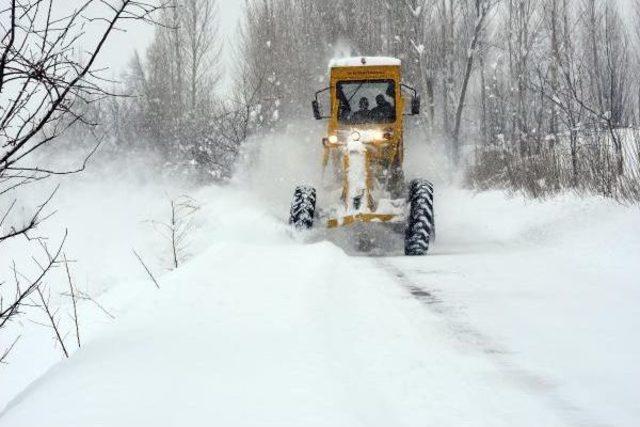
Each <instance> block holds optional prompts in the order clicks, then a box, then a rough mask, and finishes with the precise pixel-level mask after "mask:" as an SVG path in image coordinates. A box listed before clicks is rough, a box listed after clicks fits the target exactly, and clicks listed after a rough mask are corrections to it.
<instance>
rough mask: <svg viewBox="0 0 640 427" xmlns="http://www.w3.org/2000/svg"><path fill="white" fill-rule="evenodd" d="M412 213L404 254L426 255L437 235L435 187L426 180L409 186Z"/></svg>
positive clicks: (406, 233)
mask: <svg viewBox="0 0 640 427" xmlns="http://www.w3.org/2000/svg"><path fill="white" fill-rule="evenodd" d="M409 204H410V211H409V217H408V218H407V228H406V230H405V236H404V253H405V255H410V256H420V255H426V254H427V252H428V251H429V243H431V242H432V241H433V240H434V238H435V235H436V228H435V215H434V210H433V185H432V184H431V183H430V182H429V181H427V180H424V179H415V180H413V181H411V183H410V184H409Z"/></svg>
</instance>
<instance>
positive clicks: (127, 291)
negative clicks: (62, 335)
mask: <svg viewBox="0 0 640 427" xmlns="http://www.w3.org/2000/svg"><path fill="white" fill-rule="evenodd" d="M300 143H303V142H300ZM275 157H277V156H275ZM275 157H274V158H275ZM271 168H272V169H273V168H277V165H271ZM258 169H259V168H258ZM262 173H264V174H265V175H264V176H263V175H261V174H262ZM282 173H284V172H282ZM98 175H100V174H98ZM268 175H269V173H266V172H265V171H260V170H257V171H256V174H255V176H254V178H253V180H254V181H253V182H254V184H255V180H256V179H257V180H259V181H262V184H263V189H262V190H260V189H257V187H258V186H256V185H252V186H250V187H251V188H249V189H247V188H246V187H247V185H246V182H247V181H243V182H244V183H245V184H243V185H240V184H238V183H236V184H233V185H231V186H227V187H208V188H201V189H199V190H192V191H190V195H191V196H192V197H194V198H195V199H196V200H198V201H199V203H200V204H201V205H202V209H201V210H200V211H199V212H198V214H197V218H196V223H195V225H196V231H195V233H194V235H193V241H192V243H191V245H190V252H191V254H192V256H191V257H190V260H189V261H188V262H187V263H185V264H184V265H183V266H181V267H180V268H178V269H175V270H171V271H169V270H167V268H166V267H167V266H168V264H167V260H166V252H167V249H166V247H165V243H164V241H163V240H162V239H160V238H159V237H158V236H157V235H156V234H155V233H154V231H153V228H152V227H151V226H150V224H149V222H148V221H149V220H162V219H163V218H164V216H166V215H167V214H168V212H167V206H168V202H167V199H168V198H169V197H172V196H175V195H178V194H182V193H183V192H185V190H184V189H181V188H179V186H177V185H175V184H171V185H167V184H166V183H162V182H150V181H149V182H147V181H144V180H143V181H141V180H139V179H134V178H132V177H129V176H127V175H126V174H124V176H121V177H119V178H117V177H111V179H110V182H109V185H105V182H104V177H103V176H102V175H100V176H98V177H95V176H92V175H91V174H89V175H88V176H86V177H83V178H82V179H79V180H78V179H76V180H75V181H74V182H70V183H68V185H66V186H63V187H62V189H61V192H60V194H59V195H58V198H59V199H58V205H57V208H58V214H57V215H56V216H54V217H52V219H51V220H50V221H51V222H49V223H48V224H47V227H49V229H50V230H53V229H55V228H56V227H61V226H62V225H64V224H66V225H68V226H69V229H70V237H69V241H68V246H67V252H68V255H70V256H71V257H73V258H74V259H77V263H76V264H74V265H73V267H72V268H73V272H74V275H75V276H76V277H77V280H78V281H79V286H80V287H81V288H83V289H87V290H88V291H90V292H92V293H93V294H94V295H95V296H96V299H97V300H98V301H99V302H100V303H101V304H102V305H103V306H104V307H106V308H108V309H109V311H110V312H111V313H112V314H113V315H114V316H115V317H116V318H115V320H112V319H110V318H108V317H107V316H105V315H104V314H103V313H102V312H101V311H99V310H97V309H96V308H95V306H93V305H92V304H91V303H89V302H83V303H82V304H81V307H80V308H81V312H80V317H81V322H82V323H81V328H82V329H81V333H82V335H83V347H82V349H81V350H79V351H76V352H75V353H74V354H73V355H72V357H71V358H70V359H69V360H64V361H58V358H59V353H57V349H54V348H53V346H52V344H51V342H50V341H49V340H48V336H49V335H48V334H49V331H47V330H46V329H44V328H41V327H39V326H37V325H31V324H29V323H28V322H25V325H24V327H25V328H26V330H24V331H23V338H22V339H21V340H20V341H19V343H18V345H17V346H16V348H15V350H14V352H13V353H12V354H11V358H10V361H9V362H10V364H9V365H7V366H3V367H0V383H1V385H0V411H2V412H0V426H2V427H5V426H6V427H20V426H29V427H32V426H41V425H42V426H61V427H62V426H64V427H71V426H83V427H86V426H147V425H149V426H182V425H189V426H194V425H202V426H205V425H206V426H209V425H225V426H256V425H274V426H275V425H277V426H289V425H290V426H299V425H305V426H308V425H318V426H337V425H339V426H358V425H362V426H389V425H394V426H395V425H398V426H401V425H406V426H422V425H442V426H460V425H470V426H471V425H473V426H475V425H486V426H497V425H505V426H513V425H526V426H540V425H545V426H546V425H549V426H551V425H553V426H555V425H558V426H561V425H612V426H633V425H637V421H638V419H640V406H639V405H638V403H637V402H638V400H639V398H640V395H639V392H638V386H639V385H640V368H638V364H637V363H636V361H637V360H638V359H639V358H640V344H639V343H638V340H637V330H638V327H639V326H640V309H639V308H638V301H640V287H639V284H640V281H639V280H638V277H640V265H639V263H638V259H640V233H638V231H640V215H638V213H639V212H638V208H637V207H623V206H620V205H618V204H616V203H615V202H612V201H609V200H605V199H599V198H591V199H578V198H575V197H572V196H563V197H561V198H556V199H552V200H548V201H545V202H532V201H526V200H524V199H521V198H519V197H513V198H509V197H507V196H505V195H504V194H501V193H481V194H477V195H476V194H472V193H470V192H468V191H464V190H460V189H456V188H446V187H445V188H443V187H440V188H439V189H438V191H437V194H436V198H437V206H438V209H437V221H438V240H437V242H436V244H435V246H434V247H433V251H432V254H431V255H430V256H428V257H421V258H405V257H402V256H400V255H399V254H398V253H397V252H395V249H392V250H391V252H389V253H387V254H386V256H373V257H368V256H358V254H357V253H354V251H353V249H352V247H351V245H350V244H349V243H348V242H347V243H344V242H343V240H341V239H339V238H336V237H335V236H334V235H332V234H330V233H325V232H316V233H312V234H310V235H306V236H303V237H300V236H294V235H293V234H292V233H291V231H290V230H289V229H288V227H287V226H286V224H285V219H286V214H287V206H286V198H287V195H286V194H285V193H288V190H287V191H285V190H283V191H282V193H277V192H276V193H272V192H267V193H265V192H264V191H263V190H264V189H266V188H269V187H286V186H287V185H289V180H290V178H291V177H289V176H284V175H282V176H281V175H278V173H277V172H273V170H272V172H270V176H271V178H272V179H271V180H270V182H264V180H265V178H266V177H267V176H268ZM292 175H296V174H295V173H293V174H292ZM291 179H293V178H291ZM248 181H251V179H248ZM268 194H271V196H273V197H272V198H271V199H269V197H266V196H267V195H268ZM389 238H391V239H394V238H397V239H398V242H399V239H401V236H394V235H392V234H391V235H385V239H389ZM386 243H388V242H386ZM385 246H386V247H390V248H393V247H394V245H388V244H386V245H385ZM132 248H135V249H136V250H138V251H139V252H140V253H141V254H142V255H143V257H145V260H146V261H147V262H148V264H149V265H150V267H151V269H152V270H153V271H154V273H155V274H156V275H157V277H158V279H159V283H160V286H161V289H160V290H158V289H156V288H155V287H154V285H153V284H152V283H151V281H150V280H149V279H148V278H147V277H146V275H145V274H146V273H145V272H144V270H143V269H142V267H141V266H140V265H139V264H138V263H137V261H136V259H135V257H134V256H133V255H132V253H131V249H132ZM378 255H380V254H378ZM27 332H28V333H27ZM68 340H69V341H70V347H71V343H72V341H73V340H72V338H71V337H69V338H68ZM49 367H50V368H49ZM47 369H48V370H47ZM45 371H46V372H45ZM32 380H35V381H34V382H33V383H31V384H29V385H27V384H28V383H29V382H31V381H32ZM25 387H26V388H25ZM23 388H24V390H22V389H23ZM20 390H22V391H20ZM5 404H6V408H5V409H4V410H2V409H1V408H2V407H3V406H4V405H5Z"/></svg>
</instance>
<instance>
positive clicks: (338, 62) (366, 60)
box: [329, 56, 400, 68]
mask: <svg viewBox="0 0 640 427" xmlns="http://www.w3.org/2000/svg"><path fill="white" fill-rule="evenodd" d="M384 65H387V66H400V60H399V59H398V58H391V57H387V56H353V57H349V58H334V59H332V60H331V61H329V68H339V67H367V66H369V67H376V66H384Z"/></svg>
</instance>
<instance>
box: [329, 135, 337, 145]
mask: <svg viewBox="0 0 640 427" xmlns="http://www.w3.org/2000/svg"><path fill="white" fill-rule="evenodd" d="M329 142H330V143H332V144H337V143H338V137H337V136H335V135H331V136H330V137H329Z"/></svg>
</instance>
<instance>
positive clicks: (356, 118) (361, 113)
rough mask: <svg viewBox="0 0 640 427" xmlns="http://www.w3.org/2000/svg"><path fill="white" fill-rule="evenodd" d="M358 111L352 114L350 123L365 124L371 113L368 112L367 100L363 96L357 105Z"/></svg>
mask: <svg viewBox="0 0 640 427" xmlns="http://www.w3.org/2000/svg"><path fill="white" fill-rule="evenodd" d="M358 106H359V108H360V109H359V110H358V111H356V112H355V113H353V115H352V116H351V122H352V123H367V122H368V121H369V118H370V117H371V111H370V110H369V100H368V99H367V98H366V97H365V96H363V97H362V98H360V102H359V103H358Z"/></svg>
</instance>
